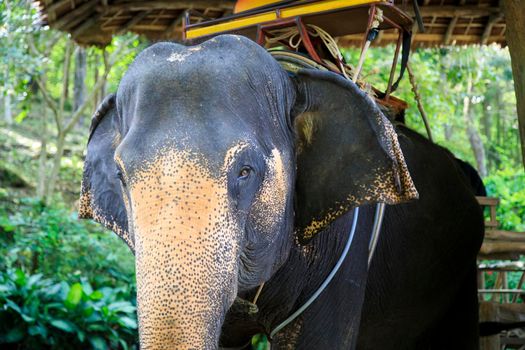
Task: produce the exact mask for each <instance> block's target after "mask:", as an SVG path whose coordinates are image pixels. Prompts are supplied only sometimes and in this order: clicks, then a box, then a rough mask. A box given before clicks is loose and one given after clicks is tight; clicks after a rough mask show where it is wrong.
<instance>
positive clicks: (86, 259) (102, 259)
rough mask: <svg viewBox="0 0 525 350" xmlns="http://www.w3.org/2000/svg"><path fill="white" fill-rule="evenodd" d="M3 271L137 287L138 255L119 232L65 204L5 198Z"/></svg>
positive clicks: (0, 244) (0, 207)
mask: <svg viewBox="0 0 525 350" xmlns="http://www.w3.org/2000/svg"><path fill="white" fill-rule="evenodd" d="M2 231H3V234H2V235H0V255H1V256H3V259H2V260H0V269H7V268H22V269H25V270H27V271H31V272H32V273H43V274H44V275H46V276H48V275H49V276H55V277H57V278H59V279H61V280H66V281H69V282H72V281H76V280H78V278H79V276H86V277H88V279H89V280H90V281H91V282H92V283H93V284H94V285H96V286H103V285H131V284H132V283H133V279H134V263H133V256H132V255H131V253H130V252H129V249H128V248H127V246H126V245H125V244H124V243H123V242H121V241H120V239H118V238H117V237H116V235H114V234H113V233H109V232H107V231H105V230H103V229H102V228H101V227H100V225H97V224H95V223H93V222H91V221H80V220H78V218H77V214H76V213H74V212H70V211H68V210H67V209H66V208H65V206H64V205H54V206H45V205H43V204H42V203H41V202H39V201H37V200H34V199H28V198H22V199H3V200H2V199H0V232H2Z"/></svg>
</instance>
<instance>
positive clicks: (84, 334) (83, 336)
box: [77, 331, 86, 343]
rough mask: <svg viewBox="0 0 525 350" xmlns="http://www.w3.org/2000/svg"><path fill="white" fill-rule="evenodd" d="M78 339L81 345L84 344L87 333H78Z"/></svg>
mask: <svg viewBox="0 0 525 350" xmlns="http://www.w3.org/2000/svg"><path fill="white" fill-rule="evenodd" d="M77 338H78V340H80V342H81V343H83V342H84V340H86V333H85V332H84V331H78V333H77Z"/></svg>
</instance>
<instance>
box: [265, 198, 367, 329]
mask: <svg viewBox="0 0 525 350" xmlns="http://www.w3.org/2000/svg"><path fill="white" fill-rule="evenodd" d="M358 217H359V207H356V208H354V218H353V221H352V228H351V229H350V232H349V235H348V240H347V241H346V245H345V247H344V249H343V252H342V253H341V256H340V257H339V260H338V261H337V263H336V264H335V266H334V268H333V269H332V271H331V272H330V274H329V275H328V276H327V277H326V279H325V280H324V282H323V283H322V284H321V286H320V287H319V288H318V289H317V290H316V291H315V293H314V294H313V295H312V296H311V297H310V299H308V300H307V301H306V303H304V304H303V306H301V307H300V308H299V309H297V311H295V312H294V313H293V314H292V315H290V316H289V317H288V318H287V319H286V320H284V321H283V322H281V323H280V324H279V325H278V326H277V327H275V328H274V329H273V331H271V333H270V339H272V338H273V337H274V336H275V335H276V334H277V333H278V332H279V331H280V330H281V329H283V328H284V327H286V326H287V325H288V324H290V323H291V322H292V321H293V320H295V319H296V318H297V317H299V315H300V314H302V313H303V312H304V310H306V309H307V308H308V307H309V306H310V305H311V304H312V303H313V302H314V301H315V300H316V299H317V297H318V296H319V295H320V294H321V293H322V292H323V291H324V290H325V289H326V287H327V286H328V284H330V282H331V281H332V279H333V278H334V276H335V274H336V273H337V271H339V268H340V267H341V265H342V264H343V262H344V261H345V258H346V256H347V255H348V251H349V250H350V247H351V246H352V242H353V240H354V236H355V230H356V228H357V218H358Z"/></svg>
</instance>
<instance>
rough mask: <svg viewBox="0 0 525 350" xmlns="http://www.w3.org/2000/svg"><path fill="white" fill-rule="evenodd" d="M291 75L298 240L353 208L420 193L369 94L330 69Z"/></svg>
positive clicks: (394, 136)
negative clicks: (294, 88)
mask: <svg viewBox="0 0 525 350" xmlns="http://www.w3.org/2000/svg"><path fill="white" fill-rule="evenodd" d="M293 79H294V81H295V84H296V91H297V93H296V102H295V106H294V109H293V110H292V118H294V127H295V130H296V154H297V155H296V157H297V179H296V200H295V206H296V208H295V211H296V219H295V227H296V233H297V235H298V239H299V242H300V243H303V244H304V243H307V242H308V241H309V240H310V239H311V238H312V237H313V236H314V235H315V234H316V233H318V232H319V231H321V230H323V229H324V228H325V227H326V226H327V225H329V224H330V223H331V222H332V221H333V220H335V219H336V218H337V217H339V216H340V215H342V214H344V213H345V212H347V211H348V210H350V209H351V208H353V207H356V206H360V205H363V204H371V203H377V202H384V203H387V204H396V203H401V202H404V201H408V200H410V199H413V198H417V197H418V193H417V191H416V188H415V187H414V183H413V182H412V179H411V177H410V174H409V172H408V169H407V166H406V163H405V160H404V158H403V154H402V152H401V148H400V146H399V143H398V140H397V134H396V133H395V131H394V128H393V126H392V124H390V122H389V121H388V120H387V119H386V118H385V116H384V115H383V113H382V112H381V111H380V110H379V108H378V107H377V105H376V104H375V102H374V101H373V100H372V98H370V97H369V96H368V95H366V94H365V93H364V92H363V91H361V90H360V89H359V88H358V87H357V86H356V85H355V84H354V83H352V82H351V81H348V80H346V79H344V78H342V77H340V76H338V75H336V74H334V73H330V72H321V71H316V70H300V71H298V72H297V73H296V75H295V76H294V78H293Z"/></svg>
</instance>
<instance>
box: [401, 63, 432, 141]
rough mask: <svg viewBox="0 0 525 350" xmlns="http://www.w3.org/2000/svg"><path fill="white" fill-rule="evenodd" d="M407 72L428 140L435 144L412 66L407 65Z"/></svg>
mask: <svg viewBox="0 0 525 350" xmlns="http://www.w3.org/2000/svg"><path fill="white" fill-rule="evenodd" d="M407 71H408V79H409V80H410V85H412V92H413V93H414V99H415V100H416V103H417V109H418V110H419V114H420V115H421V118H422V119H423V123H424V124H425V129H426V130H427V135H428V139H429V140H430V142H434V140H433V139H432V131H431V130H430V125H429V123H428V119H427V113H426V112H425V109H424V108H423V103H421V95H419V90H418V88H417V83H416V77H415V76H414V72H413V71H412V67H411V65H410V64H407Z"/></svg>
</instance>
